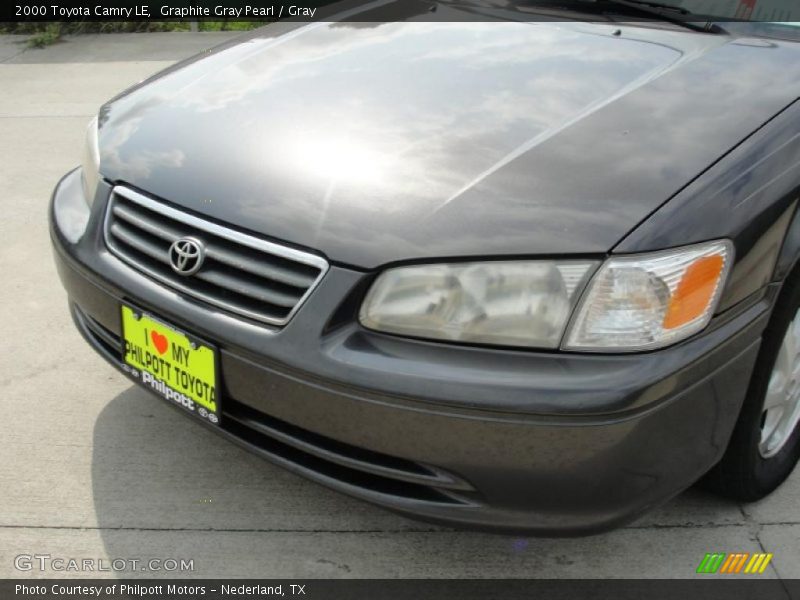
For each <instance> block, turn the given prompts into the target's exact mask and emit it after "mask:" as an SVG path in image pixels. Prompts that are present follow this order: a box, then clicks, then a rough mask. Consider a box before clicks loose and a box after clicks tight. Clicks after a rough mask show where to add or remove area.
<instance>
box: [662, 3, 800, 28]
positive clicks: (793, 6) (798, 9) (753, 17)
mask: <svg viewBox="0 0 800 600" xmlns="http://www.w3.org/2000/svg"><path fill="white" fill-rule="evenodd" d="M658 2H659V4H663V5H668V6H675V7H677V8H683V9H686V10H688V11H689V12H691V13H694V14H697V15H705V16H708V17H713V18H715V19H720V20H726V19H736V20H739V19H741V20H745V21H761V22H772V23H778V22H780V23H781V24H789V25H794V26H800V2H798V0H658Z"/></svg>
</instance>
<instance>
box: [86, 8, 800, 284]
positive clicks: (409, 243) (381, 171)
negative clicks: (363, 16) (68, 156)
mask: <svg viewBox="0 0 800 600" xmlns="http://www.w3.org/2000/svg"><path fill="white" fill-rule="evenodd" d="M447 10H455V9H446V10H444V11H440V12H444V15H443V16H444V17H445V18H447V16H448V15H447V12H446V11H447ZM450 16H452V15H450ZM278 27H279V26H277V25H272V26H270V27H267V28H265V29H264V30H261V31H259V32H256V33H255V34H253V35H252V36H250V37H248V38H244V39H242V40H240V41H238V42H236V43H233V44H229V45H227V46H226V47H223V48H221V49H219V50H217V51H214V52H211V53H209V54H208V55H207V56H205V57H204V58H202V59H201V60H192V61H188V62H187V63H184V64H181V65H179V66H177V67H175V68H172V69H170V70H168V71H167V72H165V73H163V74H161V75H160V76H157V77H156V78H154V79H153V80H151V81H149V82H147V83H146V84H145V85H141V86H138V87H136V88H134V89H132V90H130V91H129V92H127V93H125V94H123V95H122V96H120V97H119V98H117V99H115V100H114V101H112V102H110V103H109V104H107V105H106V106H105V107H103V109H102V110H101V118H100V123H101V126H100V147H101V173H102V174H103V176H104V177H105V178H106V179H108V180H110V181H112V182H124V183H126V184H128V185H131V186H133V187H135V188H138V189H140V190H142V191H144V192H146V193H149V194H152V195H154V196H157V197H160V198H162V199H164V200H165V201H168V202H170V203H173V204H175V205H178V206H181V207H185V208H187V209H189V210H191V211H195V212H197V213H201V214H203V215H207V216H208V217H211V218H213V219H217V220H220V221H223V222H226V223H230V224H233V225H234V226H236V227H240V228H243V229H247V230H250V231H254V232H257V233H259V234H261V235H264V236H267V237H269V238H273V239H277V240H281V241H284V242H288V243H289V244H292V245H297V246H300V247H305V248H310V249H314V250H315V251H317V252H319V253H322V254H324V255H325V256H326V257H328V258H329V260H331V261H334V262H338V263H342V264H347V265H353V266H357V267H361V268H373V267H375V266H378V265H381V264H387V263H392V262H397V261H403V260H419V259H446V258H453V257H469V256H477V257H485V256H523V255H526V256H530V255H564V254H587V255H588V254H602V253H606V252H608V251H610V250H611V249H612V248H613V247H614V245H615V244H616V243H617V242H618V241H619V240H620V239H621V238H622V237H623V236H625V234H626V233H628V232H629V231H630V230H631V229H632V228H633V227H635V226H636V225H637V224H638V223H640V222H642V221H643V220H644V219H646V218H647V216H648V215H649V214H650V213H652V212H653V211H654V210H655V209H657V208H658V207H659V206H660V205H661V204H663V203H664V202H665V201H667V200H668V199H669V198H670V197H671V196H672V195H674V194H675V193H676V192H677V191H679V190H680V189H681V188H682V187H684V186H685V185H686V184H687V183H688V182H690V181H691V180H692V179H693V178H694V177H696V176H697V175H698V174H699V173H701V172H702V171H703V170H704V169H705V168H707V167H708V166H709V165H710V164H712V163H713V162H714V161H715V160H717V159H718V158H719V157H720V156H722V155H723V154H724V153H726V152H727V151H728V150H729V149H730V148H731V147H733V146H734V145H736V144H737V143H738V142H740V141H741V140H742V139H744V138H745V137H747V136H748V135H749V134H750V133H752V132H753V131H754V130H756V129H757V128H758V127H759V126H761V125H762V124H763V123H764V122H766V121H767V120H769V119H770V118H771V117H772V116H774V115H775V114H776V113H777V112H778V111H780V110H781V109H782V108H784V107H785V106H787V105H788V104H789V103H791V102H792V101H793V100H795V99H796V98H797V97H798V96H799V95H800V93H798V82H800V54H798V51H797V49H796V45H794V44H792V43H788V42H787V43H782V42H776V41H769V42H766V41H762V40H759V39H748V38H738V39H733V38H731V37H729V36H726V35H711V34H699V33H694V32H689V31H685V30H680V29H674V28H672V27H667V28H663V27H660V28H654V27H644V26H642V25H641V24H640V25H637V26H634V25H631V26H619V27H618V26H609V25H603V24H588V23H583V24H578V23H574V24H565V23H557V24H553V23H524V22H523V23H521V22H508V21H505V22H464V21H462V22H449V23H438V22H421V21H420V22H417V21H414V20H413V19H405V20H403V21H398V22H391V23H381V24H378V23H340V22H324V23H312V24H307V25H304V26H299V27H298V26H294V28H288V31H285V32H283V31H282V30H280V29H279V28H278ZM286 29H287V28H286V27H284V30H286ZM279 33H280V35H278V34H279Z"/></svg>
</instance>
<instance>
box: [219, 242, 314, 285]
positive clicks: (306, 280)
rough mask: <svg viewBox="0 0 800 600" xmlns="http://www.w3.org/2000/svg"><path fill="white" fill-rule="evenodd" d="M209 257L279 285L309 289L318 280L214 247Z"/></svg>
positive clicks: (311, 276)
mask: <svg viewBox="0 0 800 600" xmlns="http://www.w3.org/2000/svg"><path fill="white" fill-rule="evenodd" d="M208 256H209V258H212V259H214V260H215V261H217V262H220V263H223V264H225V265H227V266H229V267H235V268H237V269H240V270H242V271H247V272H248V273H252V274H253V275H257V276H259V277H263V278H264V279H272V280H273V281H276V282H278V283H282V284H284V285H289V286H292V287H296V288H308V287H309V286H311V285H313V283H314V280H315V279H316V277H315V276H314V275H313V274H309V275H306V274H303V273H294V272H292V271H290V270H288V269H286V268H283V267H280V266H279V265H269V266H267V265H262V264H260V263H257V262H253V261H252V260H250V259H249V257H248V256H246V255H245V254H243V253H239V252H235V251H231V250H230V249H228V248H223V247H218V246H214V248H209V250H208Z"/></svg>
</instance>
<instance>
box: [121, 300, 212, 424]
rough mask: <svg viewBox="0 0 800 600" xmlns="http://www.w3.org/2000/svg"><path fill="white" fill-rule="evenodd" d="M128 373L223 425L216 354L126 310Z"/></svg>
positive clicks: (170, 398) (148, 317)
mask: <svg viewBox="0 0 800 600" xmlns="http://www.w3.org/2000/svg"><path fill="white" fill-rule="evenodd" d="M122 337H123V340H124V342H125V345H124V349H123V353H124V354H123V361H124V364H125V370H126V371H127V372H128V373H129V374H130V375H131V376H132V377H133V378H134V379H138V381H139V383H141V384H142V385H143V386H144V387H146V388H148V389H150V390H152V391H154V392H156V393H157V394H159V395H160V396H163V397H164V398H166V399H167V400H169V401H170V402H173V403H175V404H177V405H179V406H181V407H182V408H184V409H185V410H187V411H189V412H191V413H193V414H195V415H197V416H199V417H201V418H203V419H206V420H208V421H210V422H211V423H214V424H217V423H219V419H220V414H219V413H220V411H219V395H218V390H217V356H216V352H215V350H214V349H213V348H211V347H210V346H209V345H208V344H204V343H202V342H200V341H198V340H196V339H194V338H191V339H190V337H189V336H188V335H186V334H185V333H183V332H181V331H178V330H177V329H175V328H174V327H171V326H169V325H167V324H165V323H163V322H162V321H159V320H158V319H156V318H154V317H151V316H149V315H147V314H144V313H142V312H140V311H136V310H134V309H132V308H130V307H128V306H124V305H123V306H122Z"/></svg>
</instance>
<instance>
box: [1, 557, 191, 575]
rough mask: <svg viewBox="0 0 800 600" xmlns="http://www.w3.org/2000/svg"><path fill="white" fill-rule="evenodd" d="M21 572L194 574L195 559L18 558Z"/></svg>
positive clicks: (15, 560)
mask: <svg viewBox="0 0 800 600" xmlns="http://www.w3.org/2000/svg"><path fill="white" fill-rule="evenodd" d="M14 568H15V569H16V570H17V571H37V572H42V573H44V572H53V573H93V572H103V571H112V572H117V573H119V572H126V571H127V572H131V571H140V572H141V571H152V572H165V571H166V572H178V573H183V572H191V571H194V559H193V558H191V559H186V558H111V559H109V558H75V557H67V556H51V555H50V554H18V555H17V556H15V557H14Z"/></svg>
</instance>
